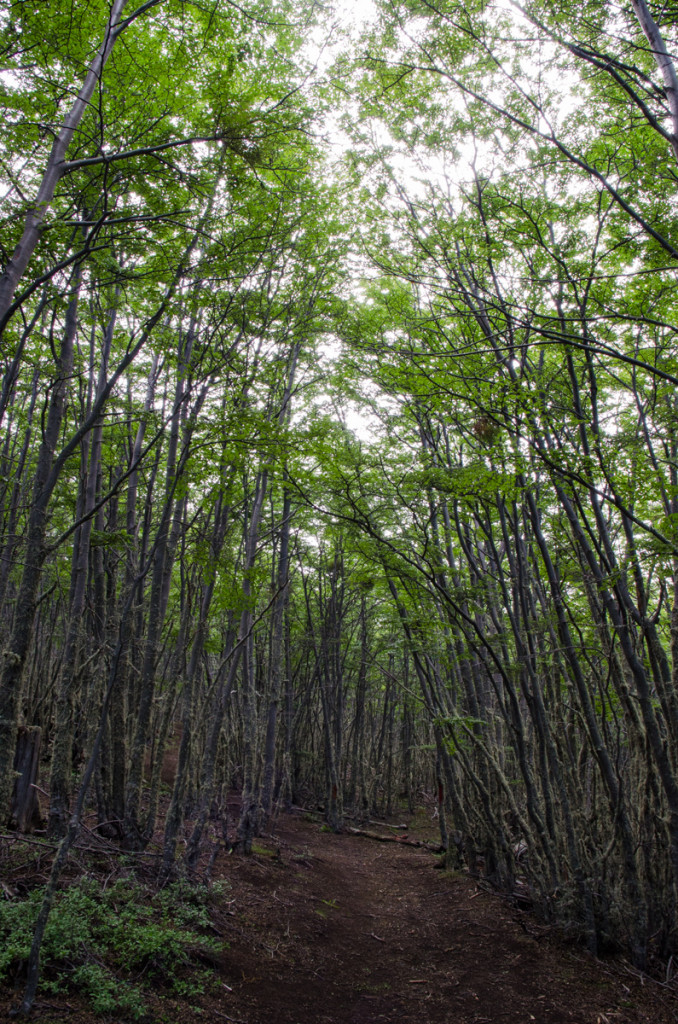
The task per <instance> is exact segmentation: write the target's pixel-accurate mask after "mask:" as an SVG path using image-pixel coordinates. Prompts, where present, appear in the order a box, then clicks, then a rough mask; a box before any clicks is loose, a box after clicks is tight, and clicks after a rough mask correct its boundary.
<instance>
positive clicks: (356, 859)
mask: <svg viewBox="0 0 678 1024" xmlns="http://www.w3.org/2000/svg"><path fill="white" fill-rule="evenodd" d="M422 827H425V826H422ZM370 828H371V829H372V830H373V831H382V832H384V834H388V830H387V829H386V828H381V829H379V828H378V827H375V826H370ZM401 834H402V833H401ZM422 834H424V833H423V832H421V831H420V832H417V830H416V828H415V829H411V830H410V832H409V836H410V837H411V838H418V837H420V836H421V835H422ZM255 851H256V852H255V853H254V854H253V855H252V856H251V857H248V858H244V857H241V856H238V855H237V854H233V855H231V856H226V855H220V858H219V859H218V860H217V863H216V865H215V870H214V873H213V877H214V878H217V877H222V878H225V879H228V881H229V882H230V886H231V888H230V890H229V892H228V893H227V894H226V895H225V896H224V903H223V906H222V907H221V908H220V910H219V912H218V915H217V917H216V918H215V927H216V928H217V930H218V931H219V933H220V934H221V935H222V937H223V938H224V939H225V940H226V942H227V943H228V948H227V949H226V951H225V952H224V954H223V958H222V961H221V963H220V965H219V976H218V978H217V981H216V984H215V988H214V990H213V991H212V992H211V993H210V994H209V995H205V996H204V997H202V998H200V999H199V1000H194V1004H195V1002H198V1003H199V1007H198V1006H195V1005H194V1007H193V1008H189V1007H188V1006H186V1005H185V1004H184V1005H180V1004H177V1003H176V1002H173V1001H172V1002H170V1001H169V1000H161V999H158V1001H157V1003H156V1006H155V1009H154V1012H153V1020H154V1021H157V1022H163V1024H175V1022H176V1024H179V1022H191V1024H193V1022H197V1021H198V1020H201V1021H205V1020H209V1021H214V1022H217V1021H220V1020H226V1021H232V1022H242V1024H377V1022H393V1024H396V1022H397V1024H489V1022H492V1024H530V1022H532V1021H535V1022H538V1024H670V1022H671V1024H673V1022H675V1020H676V1019H677V1017H678V992H676V990H675V989H674V990H671V989H669V988H666V987H662V986H661V985H658V984H657V983H656V982H651V981H649V980H648V979H641V978H640V977H639V976H637V975H636V974H635V973H634V972H633V971H632V969H631V968H630V967H628V965H626V964H625V963H624V962H623V961H619V960H610V961H606V962H601V961H596V960H593V959H592V958H590V957H588V956H586V955H585V954H583V953H582V952H581V951H579V950H578V949H577V948H576V947H572V946H570V945H567V944H565V943H564V942H563V941H562V940H561V939H559V938H558V937H557V936H556V935H555V934H554V933H552V932H551V931H550V930H548V929H546V928H544V927H542V926H540V925H539V924H538V923H537V922H536V921H534V919H532V918H531V917H530V916H529V915H528V914H525V913H524V912H521V911H519V910H517V909H516V908H514V907H513V906H512V905H511V904H510V903H509V902H508V901H507V900H506V899H504V898H502V897H499V896H497V895H495V894H493V893H491V892H488V891H486V890H485V889H484V888H482V887H479V883H477V882H476V881H475V880H474V879H472V878H470V877H468V876H467V875H465V874H458V875H450V874H447V873H444V872H442V871H437V870H434V865H435V864H436V862H437V858H435V857H434V856H433V855H432V854H431V852H430V851H429V850H427V849H424V848H416V847H413V846H409V845H405V844H402V843H398V842H388V843H382V842H375V841H374V840H372V839H370V838H366V837H362V836H356V835H351V834H341V835H333V834H331V833H328V832H325V831H324V830H323V829H322V827H321V824H320V822H319V821H317V822H316V821H309V820H307V819H306V818H304V817H303V816H301V815H291V816H290V815H283V816H281V817H280V818H279V819H278V821H277V822H276V824H275V826H274V831H273V833H271V834H269V835H267V836H265V837H264V838H263V839H261V840H259V841H258V845H257V846H256V847H255ZM8 1005H9V1004H8V1003H5V1006H6V1007H7V1006H8ZM36 1016H37V1017H38V1018H39V1019H40V1020H41V1021H45V1022H47V1021H56V1020H59V1021H63V1020H68V1021H72V1022H77V1024H90V1022H92V1024H93V1022H94V1020H95V1019H96V1018H93V1017H92V1016H91V1015H90V1014H88V1013H86V1012H84V1011H83V1010H82V1008H80V1007H79V1006H77V1001H74V1000H73V999H71V1000H70V1001H69V1002H68V1003H66V1001H64V1002H63V1004H60V1003H59V1001H57V1000H55V1001H54V1002H52V1003H51V1004H50V1005H46V1004H42V1006H38V1007H37V1012H36Z"/></svg>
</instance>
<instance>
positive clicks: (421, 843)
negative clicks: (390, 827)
mask: <svg viewBox="0 0 678 1024" xmlns="http://www.w3.org/2000/svg"><path fill="white" fill-rule="evenodd" d="M346 831H347V832H350V834H351V835H352V836H364V837H365V839H374V840H375V842H377V843H397V844H398V846H416V847H418V848H419V849H424V850H431V851H432V852H434V853H442V852H443V851H442V849H441V847H440V846H436V845H435V843H427V842H426V841H425V840H423V839H409V838H408V837H407V836H383V835H380V834H379V832H368V831H367V829H364V828H351V826H350V825H348V826H347V827H346Z"/></svg>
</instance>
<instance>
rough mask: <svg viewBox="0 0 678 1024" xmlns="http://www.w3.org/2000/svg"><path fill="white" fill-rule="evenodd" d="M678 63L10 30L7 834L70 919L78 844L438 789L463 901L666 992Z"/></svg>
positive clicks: (558, 44)
mask: <svg viewBox="0 0 678 1024" xmlns="http://www.w3.org/2000/svg"><path fill="white" fill-rule="evenodd" d="M677 45H678V39H677V38H676V23H675V12H673V10H672V8H671V5H659V4H656V3H650V4H648V3H646V2H645V0H622V2H620V3H613V2H604V3H570V2H566V0H525V2H523V3H519V2H516V0H480V2H475V0H471V2H465V3H463V4H462V3H457V2H455V0H440V2H437V0H431V2H429V0H375V2H374V4H373V5H372V6H370V7H369V8H363V7H362V6H361V5H351V4H347V5H345V7H343V8H339V9H337V10H332V9H330V8H329V7H323V6H321V5H317V4H314V3H311V2H308V3H304V2H301V3H291V2H288V0H273V2H266V3H263V2H262V3H259V2H257V0H252V2H249V0H246V2H245V3H243V4H235V3H232V2H229V0H204V2H202V0H200V2H198V0H196V2H189V0H147V2H146V3H142V4H140V5H139V6H135V5H134V4H133V3H132V2H128V0H111V2H105V3H104V2H102V0H91V2H88V3H82V2H78V0H58V2H57V0H39V2H38V0H21V2H15V3H10V2H4V3H2V4H1V5H0V53H2V68H3V70H2V72H1V73H0V103H1V105H2V118H3V124H4V126H5V128H4V131H3V133H2V137H1V139H0V189H1V190H2V197H3V202H2V209H1V210H0V232H1V234H0V246H1V249H0V257H1V259H2V276H1V278H0V374H1V389H0V606H1V608H2V614H1V616H0V633H1V638H0V645H1V646H0V650H1V651H2V658H1V665H0V802H1V803H2V806H3V812H2V813H3V818H4V821H5V822H8V823H9V824H10V825H11V827H12V828H13V829H19V830H26V829H30V828H38V829H40V828H43V829H46V830H47V833H48V834H49V836H50V837H52V838H53V839H55V840H59V841H60V843H61V846H60V853H59V855H58V857H57V860H56V861H55V869H54V871H53V880H54V882H55V884H56V879H57V878H58V872H59V870H60V866H59V865H60V864H61V863H62V861H59V857H62V859H63V858H65V856H66V855H67V853H68V849H69V847H70V845H71V844H72V843H73V841H74V839H75V837H76V835H77V832H78V829H79V828H80V825H81V821H82V816H83V814H84V813H85V811H86V812H87V813H92V814H93V815H95V817H96V822H97V828H98V829H100V830H101V832H102V834H104V835H106V836H107V837H108V838H109V840H110V841H111V842H112V843H114V844H116V845H119V847H120V849H121V850H124V851H128V852H134V851H140V850H144V849H145V847H146V846H147V845H148V843H149V842H150V841H151V839H152V837H153V836H154V834H155V835H156V837H157V835H158V834H160V837H161V838H160V842H161V849H162V856H161V857H160V858H159V873H160V875H161V876H162V877H164V878H165V879H167V878H170V877H173V876H175V875H177V874H182V873H188V874H189V875H190V874H191V873H193V872H194V871H195V869H196V865H197V863H198V861H199V858H200V856H201V852H202V851H203V850H204V849H205V844H206V842H207V838H208V836H209V835H211V834H212V832H213V831H214V830H215V829H218V828H219V827H221V826H220V824H219V823H220V821H221V824H222V825H223V820H224V818H223V815H224V808H225V801H226V795H227V793H228V792H229V791H230V790H232V789H233V788H236V789H238V790H239V792H241V793H242V813H241V816H240V820H239V822H238V824H237V829H234V830H233V834H232V835H231V836H230V837H229V840H230V841H231V842H233V843H235V844H237V845H238V846H239V847H240V848H241V849H242V850H243V851H244V852H248V851H249V850H251V847H252V842H253V840H254V838H255V837H256V836H257V835H258V834H259V833H260V831H261V829H262V828H263V827H264V826H265V823H266V821H267V819H268V818H269V817H270V815H271V814H272V813H273V811H274V809H275V807H276V806H280V805H285V804H288V805H289V804H292V803H296V804H304V805H311V804H312V805H313V806H317V805H321V806H322V808H323V813H324V815H325V817H326V820H327V823H328V825H329V826H330V827H331V828H334V829H340V828H341V826H342V822H343V820H344V817H345V815H347V814H353V815H358V816H360V815H363V816H367V815H369V814H374V813H392V812H393V811H394V810H396V809H397V808H398V807H399V806H400V804H401V803H404V804H405V805H408V806H410V807H413V806H414V804H415V803H416V801H417V799H418V794H419V793H421V792H422V791H426V792H432V793H436V794H438V799H439V814H440V819H439V820H440V826H441V838H442V843H443V846H444V847H445V848H446V849H447V860H448V863H449V864H453V865H457V864H460V863H462V862H464V863H465V864H466V865H467V866H468V867H469V868H470V869H471V870H474V871H479V872H482V873H483V874H484V875H485V876H486V877H487V879H488V880H489V881H490V882H491V883H492V884H494V885H495V886H497V887H499V888H500V889H503V890H506V891H511V892H513V891H515V889H516V886H523V887H524V890H525V892H526V893H527V894H529V898H530V900H531V901H532V903H533V905H534V906H535V907H536V908H537V909H538V911H539V913H540V914H541V915H543V917H544V918H545V919H547V920H550V921H557V922H559V923H560V924H562V925H563V926H565V927H566V928H567V929H568V930H569V931H570V932H571V933H572V934H573V935H575V936H576V937H577V938H578V939H580V940H581V941H582V942H584V943H585V944H586V945H587V946H588V947H589V949H591V950H592V951H600V950H602V949H606V948H614V949H621V950H623V951H625V952H627V953H628V954H629V955H630V956H631V957H632V958H633V961H634V963H635V964H636V965H637V966H639V967H642V968H646V967H648V966H652V965H654V966H656V965H657V964H660V963H666V962H668V961H669V958H670V957H672V956H675V955H677V954H678V935H677V933H676V920H677V918H676V901H677V896H678V405H677V400H676V385H677V383H678V339H677V337H676V330H677V327H678V308H677V307H678V300H677V296H678V291H677V289H676V272H677V270H678V221H677V220H676V212H675V210H676V199H677V193H678V77H677V74H676V62H677V60H678V57H677V53H678V51H677V49H676V48H677ZM168 749H171V750H172V751H173V752H174V753H175V754H176V757H175V758H174V760H173V762H172V763H173V764H174V765H175V768H174V770H173V773H172V777H171V780H170V782H167V781H166V780H165V781H163V774H162V773H163V763H164V760H163V758H164V754H165V752H166V751H167V750H168ZM38 772H39V775H38ZM38 778H39V779H40V783H39V784H40V787H41V788H42V789H43V790H44V791H45V793H46V794H47V796H46V798H45V801H44V802H43V804H42V806H40V805H39V804H38V801H37V797H36V784H37V780H38ZM161 809H162V813H160V811H161ZM41 816H42V819H44V820H41ZM180 842H181V846H180V847H179V846H178V844H179V843H180ZM179 849H181V851H182V852H181V856H179V853H178V850H179ZM48 903H49V900H48ZM46 906H47V911H48V910H49V906H48V904H46Z"/></svg>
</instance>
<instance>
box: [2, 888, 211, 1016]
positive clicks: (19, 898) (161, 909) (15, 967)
mask: <svg viewBox="0 0 678 1024" xmlns="http://www.w3.org/2000/svg"><path fill="white" fill-rule="evenodd" d="M226 888H227V883H225V882H217V883H215V884H214V885H213V886H211V887H210V888H208V887H207V886H205V885H191V884H189V883H188V882H186V881H177V882H174V883H172V884H170V885H168V886H166V887H165V888H163V889H160V890H157V889H155V888H153V887H151V886H150V885H149V884H147V883H145V882H144V881H142V880H141V879H140V878H138V877H136V876H134V875H133V874H130V875H129V876H127V877H119V878H117V879H115V880H114V881H112V882H110V884H107V882H106V881H105V880H104V881H102V880H101V879H100V878H97V877H95V876H94V875H92V874H87V875H84V876H82V877H80V878H78V879H77V880H74V881H72V882H71V884H69V885H68V886H67V887H65V888H64V889H62V890H61V891H59V892H58V893H57V896H56V899H55V903H54V907H53V910H52V914H51V915H50V918H49V922H48V925H47V930H46V933H45V938H44V942H43V947H42V954H41V963H42V972H41V980H40V993H41V994H42V995H43V996H47V995H56V994H63V993H68V992H77V993H78V994H80V995H81V996H84V997H85V998H86V999H87V1001H88V1003H89V1005H90V1007H91V1009H92V1010H93V1011H94V1012H95V1013H98V1014H116V1015H121V1016H124V1017H125V1018H126V1019H131V1020H140V1019H142V1018H144V1017H145V1015H146V1012H147V1002H148V997H149V995H150V993H151V991H152V992H153V993H154V994H156V995H157V994H161V995H166V996H168V997H176V998H181V999H184V1000H188V1001H191V999H192V998H193V997H196V996H199V995H201V994H202V993H203V992H205V991H206V990H207V989H208V988H209V987H210V984H211V983H212V980H213V977H214V965H215V964H216V962H217V960H218V955H219V953H220V951H221V949H222V948H223V943H222V942H221V941H220V940H219V939H217V938H215V937H214V935H213V933H214V929H213V926H212V924H211V920H210V908H211V906H213V905H214V902H215V901H216V900H218V899H219V898H220V897H221V896H222V894H223V892H224V890H225V889H226ZM8 892H9V891H7V892H5V897H6V898H5V899H3V900H2V902H0V981H1V982H10V983H11V982H12V981H14V982H15V983H16V985H17V987H19V986H20V985H21V984H22V981H23V975H24V966H25V962H26V960H27V958H28V954H29V950H30V946H31V939H32V935H33V928H34V925H35V920H36V918H37V914H38V910H39V908H40V902H41V899H42V895H43V893H42V888H41V887H37V888H34V889H32V890H31V891H29V892H27V893H25V894H23V895H18V894H17V895H12V894H11V893H10V894H8ZM210 931H211V932H212V934H211V935H210V934H208V933H209V932H210Z"/></svg>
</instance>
